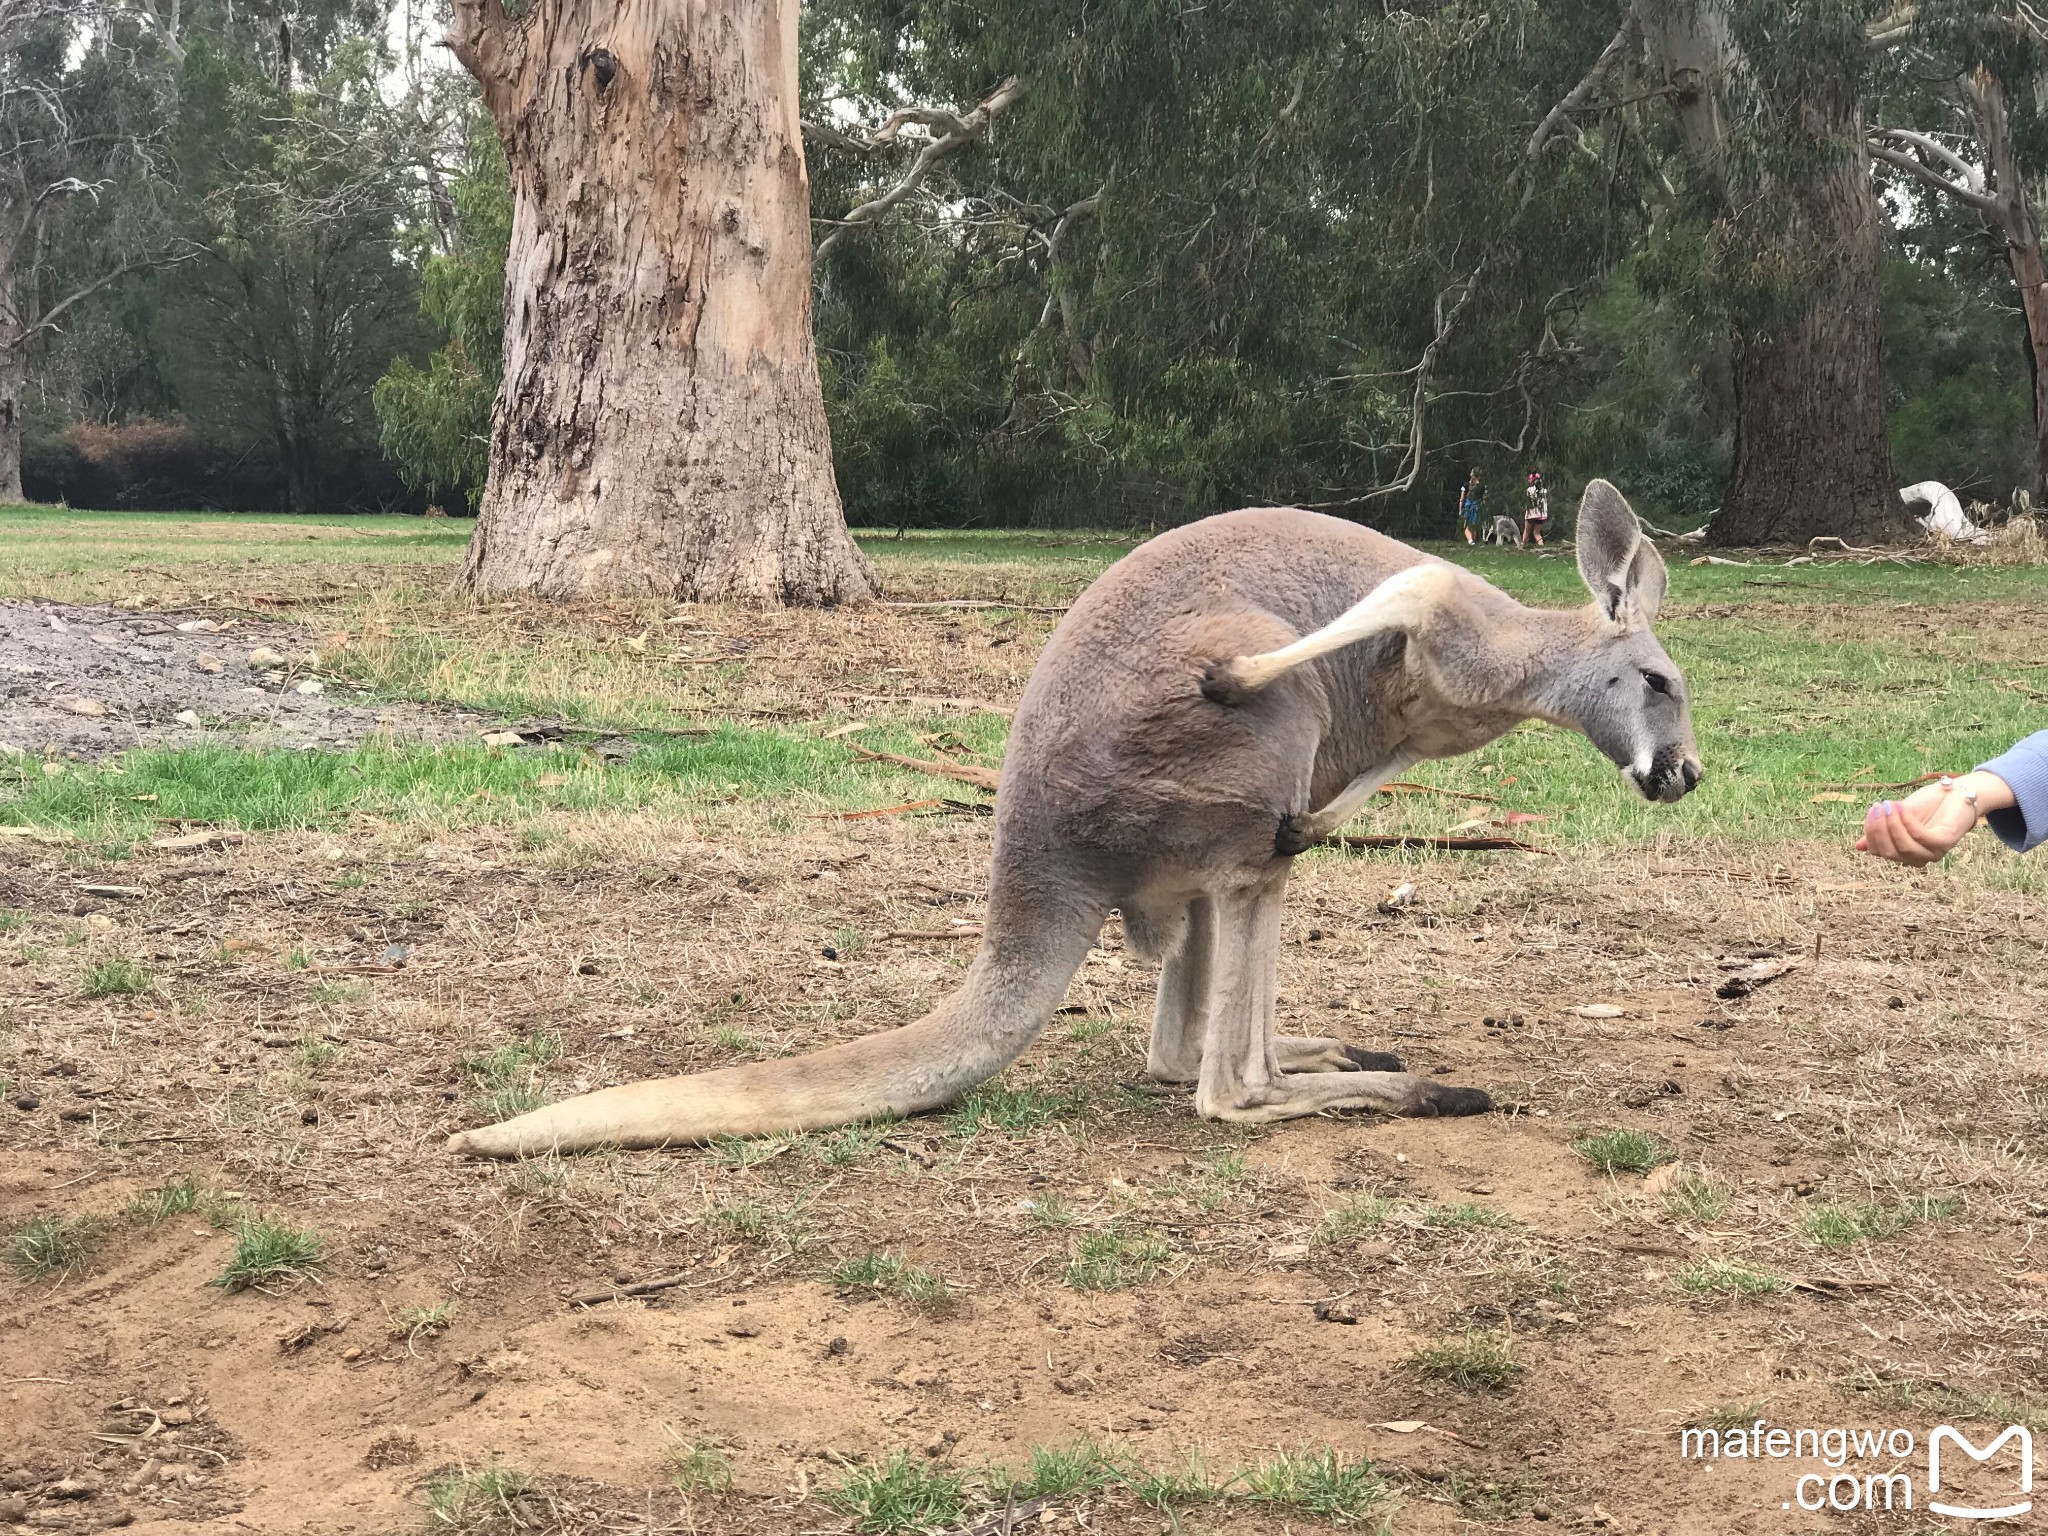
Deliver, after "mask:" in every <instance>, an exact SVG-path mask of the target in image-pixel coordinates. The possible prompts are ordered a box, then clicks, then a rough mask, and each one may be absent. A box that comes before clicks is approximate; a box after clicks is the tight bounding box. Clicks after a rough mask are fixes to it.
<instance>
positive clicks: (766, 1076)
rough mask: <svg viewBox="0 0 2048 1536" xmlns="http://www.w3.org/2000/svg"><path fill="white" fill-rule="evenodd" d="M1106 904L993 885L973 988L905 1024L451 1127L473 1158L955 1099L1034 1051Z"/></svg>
mask: <svg viewBox="0 0 2048 1536" xmlns="http://www.w3.org/2000/svg"><path fill="white" fill-rule="evenodd" d="M1101 922H1102V914H1101V913H1100V912H1092V913H1091V912H1090V911H1088V910H1087V909H1086V908H1085V907H1083V906H1081V905H1079V904H1073V903H1062V904H1060V905H1059V906H1058V907H1057V908H1051V909H1049V908H1047V907H1046V906H1043V905H1041V904H1039V903H1037V902H1030V901H1025V902H1020V901H1016V900H1003V899H1001V897H1000V894H999V893H997V892H992V893H991V896H990V902H989V921H988V927H987V930H986V933H985V936H984V937H983V939H982V943H981V950H980V952H979V953H978V954H976V955H975V957H974V963H973V964H972V965H971V966H970V967H969V968H968V972H967V979H966V982H965V984H964V985H963V986H962V987H961V988H960V990H959V991H958V992H956V993H954V994H953V995H952V996H951V997H949V998H947V999H946V1000H945V1001H944V1002H942V1003H940V1004H939V1006H938V1007H937V1008H934V1009H933V1010H932V1011H931V1012H930V1013H928V1014H926V1015H925V1016H924V1017H923V1018H921V1019H918V1020H916V1021H915V1022H914V1023H910V1024H906V1025H904V1026H903V1027H902V1028H900V1029H893V1030H888V1031H886V1032H884V1033H882V1034H878V1035H868V1036H866V1037H865V1038H863V1039H859V1040H849V1041H847V1042H846V1043H845V1044H843V1045H835V1046H830V1047H828V1048H827V1049H825V1050H822V1051H813V1052H812V1053H810V1054H809V1055H807V1056H793V1057H789V1058H787V1059H784V1060H780V1061H758V1062H752V1063H749V1064H748V1065H746V1066H742V1067H728V1068H726V1069H724V1070H723V1071H718V1072H703V1073H698V1074H696V1075H694V1076H689V1077H663V1078H654V1079H651V1080H649V1081H647V1082H644V1083H628V1084H625V1085H624V1086H622V1087H618V1088H605V1089H601V1090H599V1091H598V1092H596V1093H586V1094H583V1095H581V1096H580V1097H578V1098H574V1099H565V1100H563V1101H562V1102H561V1103H559V1104H549V1105H547V1106H546V1107H544V1108H541V1109H536V1110H534V1111H532V1112H531V1113H529V1114H524V1115H520V1116H519V1117H518V1118H516V1119H513V1120H507V1121H504V1122H503V1123H502V1124H499V1125H486V1126H481V1127H479V1128H477V1129H476V1130H473V1131H463V1132H461V1133H460V1134H458V1135H455V1136H451V1137H449V1138H448V1150H449V1151H450V1152H455V1153H459V1154H463V1155H466V1156H469V1157H534V1156H538V1155H541V1154H544V1153H548V1152H581V1151H587V1150H589V1149H590V1148H593V1147H662V1146H687V1145H691V1144H693V1143H699V1142H704V1141H708V1140H710V1139H711V1138H712V1137H715V1136H753V1135H760V1134H763V1133H766V1132H770V1131H807V1130H817V1129H820V1128H823V1127H826V1126H834V1125H845V1124H848V1123H849V1122H851V1121H855V1120H866V1119H873V1118H881V1117H888V1116H898V1115H911V1114H916V1113H918V1112H920V1111H922V1110H929V1109H938V1108H941V1107H943V1106H945V1105H947V1104H950V1103H952V1102H953V1101H954V1100H955V1099H957V1098H958V1097H959V1096H960V1095H961V1094H962V1093H964V1092H966V1090H967V1089H969V1088H971V1087H973V1086H974V1085H975V1084H976V1083H979V1082H982V1081H984V1080H986V1079H987V1078H990V1077H993V1076H995V1074H996V1073H998V1072H1000V1071H1001V1070H1002V1069H1003V1068H1004V1067H1006V1066H1008V1065H1009V1064H1010V1063H1011V1062H1012V1061H1015V1060H1016V1059H1017V1057H1019V1056H1020V1055H1022V1054H1023V1052H1024V1048H1025V1047H1026V1046H1028V1045H1029V1044H1030V1043H1031V1041H1032V1039H1033V1038H1034V1037H1035V1036H1036V1035H1037V1034H1038V1032H1039V1031H1040V1030H1041V1029H1043V1028H1044V1027H1045V1024H1046V1021H1047V1020H1048V1019H1050V1018H1051V1017H1052V1013H1053V1010H1054V1009H1056V1008H1057V1007H1059V1005H1060V999H1061V998H1062V997H1064V996H1065V995H1066V990H1067V983H1068V982H1069V981H1071V980H1072V979H1073V976H1074V972H1075V971H1077V970H1079V969H1080V967H1081V962H1082V961H1083V960H1084V959H1085V958H1086V957H1087V954H1088V948H1089V946H1090V945H1091V944H1092V943H1093V942H1094V941H1095V935H1096V933H1097V932H1098V931H1099V930H1100V928H1101Z"/></svg>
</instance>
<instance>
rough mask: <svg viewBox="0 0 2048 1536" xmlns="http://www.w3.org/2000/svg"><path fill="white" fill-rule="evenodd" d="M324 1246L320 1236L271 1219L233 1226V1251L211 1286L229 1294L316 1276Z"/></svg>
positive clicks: (324, 1249) (244, 1221)
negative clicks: (215, 1286)
mask: <svg viewBox="0 0 2048 1536" xmlns="http://www.w3.org/2000/svg"><path fill="white" fill-rule="evenodd" d="M326 1247H327V1244H326V1242H325V1240H324V1239H323V1238H322V1237H321V1236H320V1234H319V1233H317V1232H315V1231H313V1230H311V1229H310V1228H306V1227H294V1226H290V1225H288V1224H287V1223H285V1222H282V1221H279V1220H278V1219H277V1218H275V1217H272V1216H253V1217H249V1218H246V1219H245V1220H243V1221H240V1222H237V1223H236V1225H235V1251H234V1252H233V1254H231V1255H230V1256H229V1258H228V1267H227V1268H226V1269H225V1270H223V1271H222V1272H221V1276H220V1278H219V1279H218V1280H216V1281H215V1282H214V1284H216V1285H218V1286H220V1287H221V1288H222V1289H223V1290H228V1291H245V1290H252V1289H255V1288H258V1287H265V1288H267V1287H270V1286H274V1285H289V1284H292V1283H293V1282H295V1281H299V1280H304V1279H307V1278H309V1277H311V1276H312V1275H313V1274H315V1273H316V1272H317V1271H318V1270H319V1269H320V1268H321V1265H322V1263H323V1256H324V1254H325V1252H326Z"/></svg>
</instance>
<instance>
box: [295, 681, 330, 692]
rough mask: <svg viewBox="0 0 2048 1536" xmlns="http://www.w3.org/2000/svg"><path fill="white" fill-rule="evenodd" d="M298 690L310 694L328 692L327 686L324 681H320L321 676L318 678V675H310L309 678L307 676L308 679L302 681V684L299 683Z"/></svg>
mask: <svg viewBox="0 0 2048 1536" xmlns="http://www.w3.org/2000/svg"><path fill="white" fill-rule="evenodd" d="M298 691H299V692H300V693H308V694H311V693H325V692H326V691H327V690H326V686H325V685H324V684H323V683H321V681H320V679H319V678H317V677H309V678H307V679H306V680H305V681H304V682H303V683H300V684H299V689H298Z"/></svg>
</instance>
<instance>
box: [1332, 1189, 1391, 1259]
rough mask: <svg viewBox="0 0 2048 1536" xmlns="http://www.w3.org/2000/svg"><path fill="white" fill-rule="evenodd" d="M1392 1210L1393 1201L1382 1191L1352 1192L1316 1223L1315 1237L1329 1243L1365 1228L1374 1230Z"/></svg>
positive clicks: (1351, 1236) (1358, 1234)
mask: <svg viewBox="0 0 2048 1536" xmlns="http://www.w3.org/2000/svg"><path fill="white" fill-rule="evenodd" d="M1393 1214H1394V1202H1393V1201H1391V1200H1389V1199H1387V1198H1386V1197H1385V1196H1384V1195H1353V1196H1352V1197H1351V1198H1350V1199H1349V1200H1347V1201H1345V1202H1344V1203H1343V1204H1342V1205H1340V1206H1337V1207H1336V1208H1335V1209H1333V1210H1330V1211H1326V1212H1324V1214H1323V1219H1322V1220H1321V1221H1320V1222H1318V1223H1317V1224H1316V1230H1315V1239H1314V1240H1315V1241H1316V1242H1318V1243H1321V1244H1323V1245H1325V1246H1326V1247H1328V1246H1335V1245H1336V1244H1338V1243H1348V1242H1350V1241H1351V1240H1352V1239H1354V1238H1357V1237H1361V1236H1363V1235H1364V1234H1365V1233H1367V1232H1377V1231H1378V1230H1379V1229H1380V1228H1381V1227H1383V1226H1385V1225H1386V1222H1387V1218H1388V1217H1389V1216H1391V1215H1393Z"/></svg>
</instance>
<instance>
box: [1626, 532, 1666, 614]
mask: <svg viewBox="0 0 2048 1536" xmlns="http://www.w3.org/2000/svg"><path fill="white" fill-rule="evenodd" d="M1670 584H1671V577H1670V576H1669V575H1668V574H1667V573H1666V571H1665V569H1664V557H1663V556H1662V555H1660V554H1658V553H1657V546H1656V545H1654V544H1652V543H1651V542H1650V541H1649V540H1648V539H1645V538H1638V539H1637V540H1636V554H1635V558H1634V559H1633V560H1631V561H1629V563H1628V595H1627V596H1626V597H1625V598H1623V599H1622V612H1623V613H1624V614H1625V615H1626V616H1627V617H1628V619H1629V621H1630V622H1632V623H1636V624H1654V623H1656V622H1657V610H1658V609H1659V608H1661V607H1663V606H1664V591H1665V589H1666V588H1667V587H1668V586H1670Z"/></svg>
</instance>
